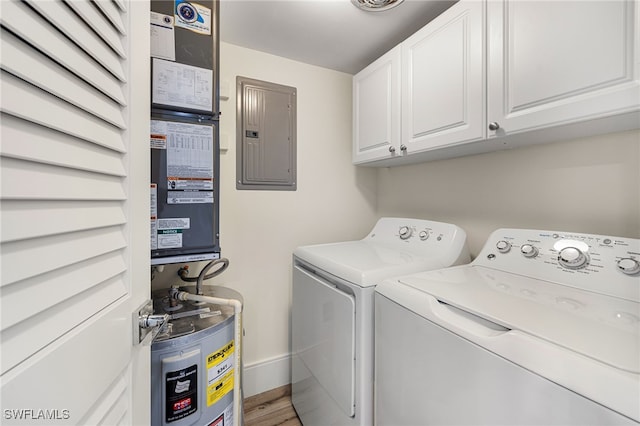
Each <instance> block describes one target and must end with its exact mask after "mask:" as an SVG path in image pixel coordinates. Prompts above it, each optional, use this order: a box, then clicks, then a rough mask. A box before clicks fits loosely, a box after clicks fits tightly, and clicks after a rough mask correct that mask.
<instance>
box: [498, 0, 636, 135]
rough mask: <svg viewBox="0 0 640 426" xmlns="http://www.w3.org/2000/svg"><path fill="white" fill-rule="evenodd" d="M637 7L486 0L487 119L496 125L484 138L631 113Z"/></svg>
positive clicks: (616, 0) (633, 106)
mask: <svg viewBox="0 0 640 426" xmlns="http://www.w3.org/2000/svg"><path fill="white" fill-rule="evenodd" d="M637 7H638V3H637V2H634V1H632V0H629V1H619V0H609V1H545V2H540V1H494V0H490V1H489V2H488V7H487V18H488V24H489V26H488V31H489V39H488V40H489V56H488V70H489V73H488V79H487V83H488V120H487V121H488V122H489V123H494V124H493V125H492V128H496V127H498V126H499V128H498V130H497V131H489V137H495V136H496V135H497V136H507V135H509V134H513V133H519V132H525V131H529V130H538V129H542V128H547V127H552V126H561V125H564V124H570V123H575V122H580V121H585V120H592V119H596V118H602V117H608V116H613V115H616V116H620V115H622V114H625V113H628V112H630V111H638V105H639V103H640V89H639V83H640V81H639V70H640V67H639V58H638V45H639V43H638V37H639V36H638V34H639V33H638V26H639V18H638V16H639V15H638V10H636V9H637ZM628 120H631V121H633V120H635V121H636V127H637V120H638V116H637V115H635V116H634V115H629V116H628ZM612 123H613V122H612ZM605 125H606V124H605ZM619 125H620V122H616V123H615V126H618V127H617V128H616V127H612V128H610V129H601V130H604V131H615V130H618V129H619ZM631 125H633V123H631ZM601 132H602V131H601Z"/></svg>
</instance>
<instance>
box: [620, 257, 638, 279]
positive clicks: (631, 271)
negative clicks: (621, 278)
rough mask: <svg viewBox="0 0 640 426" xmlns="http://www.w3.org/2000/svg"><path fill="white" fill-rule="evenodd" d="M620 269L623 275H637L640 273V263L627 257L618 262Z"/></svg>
mask: <svg viewBox="0 0 640 426" xmlns="http://www.w3.org/2000/svg"><path fill="white" fill-rule="evenodd" d="M618 269H619V270H620V271H622V273H623V274H627V275H635V274H637V273H638V272H640V262H638V261H637V260H636V259H632V258H630V257H625V258H623V259H620V260H618Z"/></svg>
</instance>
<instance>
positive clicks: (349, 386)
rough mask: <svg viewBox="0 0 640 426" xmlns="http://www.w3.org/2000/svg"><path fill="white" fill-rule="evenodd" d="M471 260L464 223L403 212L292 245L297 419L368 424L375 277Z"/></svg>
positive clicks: (377, 280)
mask: <svg viewBox="0 0 640 426" xmlns="http://www.w3.org/2000/svg"><path fill="white" fill-rule="evenodd" d="M469 260H470V259H469V251H468V249H467V243H466V234H465V232H464V231H463V230H462V229H460V228H459V227H457V226H455V225H452V224H447V223H441V222H434V221H428V220H419V219H408V218H381V219H380V220H379V221H378V222H377V223H376V225H375V226H374V228H373V230H372V231H371V232H370V233H369V234H368V235H367V236H366V237H365V238H364V239H362V240H358V241H346V242H338V243H331V244H320V245H313V246H304V247H299V248H297V249H296V250H295V251H294V255H293V302H292V318H291V327H292V402H293V406H294V408H295V410H296V412H297V413H298V416H299V417H300V419H301V421H302V423H303V424H304V425H305V426H313V425H322V426H328V425H362V426H370V425H372V424H373V335H374V331H373V323H374V312H373V306H374V290H375V286H376V284H378V283H380V282H381V281H382V280H383V279H384V278H388V277H391V276H395V275H402V274H408V273H413V272H418V271H426V270H433V269H439V268H444V267H447V266H451V265H457V264H462V263H466V262H469Z"/></svg>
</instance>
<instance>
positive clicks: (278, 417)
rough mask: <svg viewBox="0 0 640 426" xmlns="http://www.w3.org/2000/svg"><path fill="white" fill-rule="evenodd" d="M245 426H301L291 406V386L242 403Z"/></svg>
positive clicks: (282, 387) (255, 396) (273, 390)
mask: <svg viewBox="0 0 640 426" xmlns="http://www.w3.org/2000/svg"><path fill="white" fill-rule="evenodd" d="M243 404H244V425H245V426H302V423H300V419H298V416H297V415H296V412H295V410H294V409H293V405H291V385H285V386H281V387H279V388H276V389H272V390H270V391H267V392H263V393H261V394H258V395H254V396H250V397H249V398H246V399H245V400H244V401H243Z"/></svg>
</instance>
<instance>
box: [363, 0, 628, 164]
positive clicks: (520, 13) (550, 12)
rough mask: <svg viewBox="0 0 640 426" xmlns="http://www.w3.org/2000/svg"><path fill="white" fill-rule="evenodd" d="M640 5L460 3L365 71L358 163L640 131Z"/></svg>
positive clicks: (597, 0) (618, 0) (615, 0)
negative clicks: (398, 88) (632, 130)
mask: <svg viewBox="0 0 640 426" xmlns="http://www.w3.org/2000/svg"><path fill="white" fill-rule="evenodd" d="M639 8H640V6H639V2H638V1H637V0H635V1H634V0H588V1H587V0H584V1H575V0H554V1H537V0H536V1H533V0H531V1H529V0H488V1H477V0H461V1H459V2H458V3H456V4H454V5H453V6H451V7H450V8H449V9H447V10H446V11H445V12H444V13H443V14H442V15H440V16H438V17H437V18H436V19H434V20H433V21H431V22H430V23H429V24H427V25H426V26H425V27H424V28H422V29H421V30H419V31H418V32H416V33H415V34H413V35H412V36H411V37H409V38H408V39H407V40H405V41H404V42H402V43H401V44H400V45H399V46H398V47H396V48H395V49H394V50H393V51H392V52H390V53H388V54H387V55H385V56H384V57H383V58H381V59H380V60H378V61H376V62H375V63H374V64H372V65H371V66H370V67H368V68H366V69H365V70H363V71H362V72H361V73H359V74H358V75H356V76H355V77H354V136H355V138H354V163H356V164H364V163H366V164H368V165H373V166H393V165H400V164H409V163H415V162H421V161H430V160H436V159H443V158H451V157H457V156H462V155H470V154H477V153H481V152H489V151H494V150H497V149H505V148H512V147H517V146H522V145H525V144H534V143H543V142H552V141H558V140H563V139H568V138H577V137H584V136H588V135H594V134H603V133H609V132H615V131H623V130H629V129H634V128H640V10H639ZM398 48H399V49H400V53H398ZM398 54H399V55H400V60H398V59H397V58H398ZM398 62H400V70H399V72H400V75H401V78H400V83H398V80H397V79H396V78H394V77H393V76H394V75H395V74H394V73H396V72H397V69H396V67H395V66H396V65H397V63H398ZM397 84H399V85H400V87H401V89H400V94H401V95H400V100H398V97H397V96H396V93H397V89H396V88H397ZM399 103H400V104H401V108H399V107H398V104H399ZM399 117H400V123H401V125H400V130H399V131H398V130H397V127H396V125H395V123H397V120H398V118H399ZM394 120H395V121H394ZM398 132H400V134H401V139H400V142H396V141H397V137H398V136H397V135H398ZM394 150H395V151H394ZM390 151H394V152H390Z"/></svg>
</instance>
